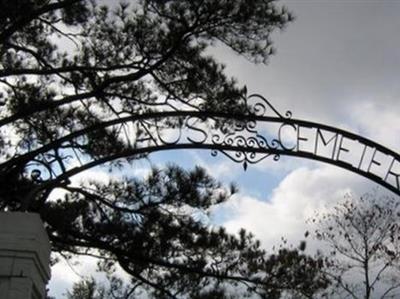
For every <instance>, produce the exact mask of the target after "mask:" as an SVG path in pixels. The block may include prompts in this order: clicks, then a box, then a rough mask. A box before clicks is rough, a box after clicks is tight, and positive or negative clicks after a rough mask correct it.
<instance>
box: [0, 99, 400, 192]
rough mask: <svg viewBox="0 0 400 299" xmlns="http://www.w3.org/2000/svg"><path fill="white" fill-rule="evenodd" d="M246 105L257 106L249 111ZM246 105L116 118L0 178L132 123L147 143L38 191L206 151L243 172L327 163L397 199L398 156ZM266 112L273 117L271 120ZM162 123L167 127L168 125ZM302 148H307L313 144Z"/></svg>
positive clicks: (266, 107) (26, 157)
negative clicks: (286, 162) (295, 161)
mask: <svg viewBox="0 0 400 299" xmlns="http://www.w3.org/2000/svg"><path fill="white" fill-rule="evenodd" d="M249 99H251V100H253V99H255V100H258V101H256V102H254V103H253V105H251V103H249ZM245 100H246V102H247V104H248V106H247V107H248V109H247V111H245V112H244V113H242V114H230V113H224V112H204V111H167V112H165V111H164V112H151V113H147V114H141V115H132V116H126V117H120V118H118V119H113V120H108V121H104V122H101V123H97V124H94V125H92V126H89V127H86V128H84V129H81V130H77V131H75V132H72V133H70V134H68V135H65V136H63V137H61V138H59V139H58V140H55V141H53V142H51V143H49V144H46V145H43V146H42V147H40V148H37V149H35V150H33V151H31V152H28V153H25V154H22V155H20V156H18V157H15V158H13V159H10V160H8V161H6V162H4V163H2V164H0V172H1V171H3V170H5V169H7V167H12V166H13V165H18V164H20V163H22V164H23V163H28V162H29V161H32V160H34V159H35V157H37V156H38V155H41V154H44V153H46V152H47V151H50V150H52V149H56V148H58V147H60V146H61V145H63V144H65V143H68V142H69V141H73V140H75V139H79V138H80V137H82V136H85V135H86V134H88V133H90V132H93V131H96V130H100V129H105V128H108V127H112V126H115V125H119V124H123V123H134V124H136V125H142V126H145V127H144V129H145V130H144V131H146V134H148V136H147V137H148V138H144V139H143V140H147V141H146V142H142V140H141V139H136V140H134V144H135V146H134V147H132V148H128V149H125V150H121V151H119V152H117V153H114V154H109V155H107V156H105V157H102V158H99V159H96V160H92V161H89V162H87V163H86V164H84V165H82V166H80V167H75V168H72V169H69V170H66V171H65V172H63V173H61V174H59V175H58V176H56V177H54V178H51V179H49V180H47V181H43V182H41V186H42V187H41V188H46V187H47V186H55V185H57V184H60V183H61V182H64V181H66V180H68V178H69V177H71V176H73V175H75V174H77V173H79V172H82V171H85V170H87V169H89V168H92V167H95V166H99V165H101V164H104V163H107V162H111V161H113V160H116V159H121V158H127V157H132V156H136V155H141V154H146V153H152V152H156V151H164V150H173V149H210V150H212V152H211V153H212V155H214V156H215V155H217V154H218V153H219V152H221V153H222V154H224V155H225V156H227V157H228V158H230V159H231V160H232V161H234V162H237V163H243V167H244V169H246V168H247V166H248V164H255V163H258V162H259V161H261V160H264V159H265V158H267V157H270V156H272V157H273V159H274V160H276V161H277V160H279V158H280V156H281V155H286V156H295V157H300V158H306V159H312V160H316V161H320V162H324V163H329V164H332V165H336V166H338V167H341V168H344V169H346V170H349V171H352V172H354V173H357V174H359V175H361V176H363V177H366V178H368V179H370V180H372V181H374V182H376V183H378V184H380V185H382V186H383V187H385V188H387V189H389V190H391V191H393V192H394V193H396V194H398V195H400V155H399V154H398V153H396V152H394V151H392V150H390V149H388V148H386V147H384V146H382V145H380V144H378V143H376V142H374V141H372V140H370V139H368V138H365V137H362V136H359V135H357V134H354V133H351V132H348V131H345V130H342V129H339V128H336V127H333V126H328V125H325V124H320V123H315V122H310V121H306V120H300V119H294V118H292V113H291V112H290V111H287V112H286V113H285V116H284V115H283V114H281V113H279V111H278V110H277V109H275V108H274V107H273V106H272V104H271V103H270V102H269V101H268V100H266V99H265V98H264V97H262V96H260V95H250V96H249V97H247V98H245ZM271 112H272V116H271V115H270V114H271ZM171 119H172V120H175V121H177V122H178V123H179V125H178V126H176V127H171V128H172V129H174V130H177V132H175V133H177V134H176V135H175V137H174V138H175V139H173V141H168V140H166V139H165V138H164V137H163V134H162V133H163V132H162V131H160V130H163V127H164V126H162V123H163V121H167V120H171ZM196 120H198V122H199V123H204V122H207V121H208V122H214V126H211V129H210V127H209V128H207V129H206V128H204V127H202V126H197V124H196ZM224 122H225V123H224ZM166 123H167V124H168V122H166ZM232 124H233V125H232ZM259 124H276V125H278V129H277V132H276V133H277V134H276V136H272V138H270V137H269V136H267V135H268V134H263V132H261V129H260V130H258V128H257V126H258V125H259ZM146 126H148V127H146ZM167 127H168V125H167ZM284 128H286V129H290V130H291V132H292V134H295V135H294V140H293V141H294V142H295V144H291V145H288V144H287V141H288V140H285V139H284V137H283V135H282V134H281V133H282V130H283V129H284ZM305 129H309V130H311V131H312V132H313V134H314V140H313V143H314V144H313V147H312V149H313V150H312V151H310V150H306V149H302V147H301V146H300V145H301V144H303V145H304V144H306V143H307V141H309V140H310V138H308V137H306V136H305V135H302V133H301V131H304V130H305ZM183 130H186V131H188V132H189V134H193V133H195V134H196V133H197V134H200V137H197V138H195V137H194V136H193V135H189V136H188V135H184V134H182V131H183ZM327 135H329V137H327ZM185 136H186V137H185ZM292 137H293V136H292ZM293 141H292V142H293ZM346 142H347V143H349V142H353V143H354V144H353V145H358V146H361V152H360V153H359V155H358V157H357V155H356V157H357V158H358V159H359V161H358V162H357V161H348V160H347V161H346V159H343V158H342V156H344V155H345V154H346V153H349V152H351V151H352V150H351V149H350V148H349V147H348V146H346ZM306 145H312V143H309V144H306ZM318 147H319V148H321V147H324V148H325V150H326V149H327V148H328V147H330V150H328V152H329V151H330V152H329V155H328V156H326V155H324V154H322V153H320V152H319V151H318ZM353 154H354V153H353ZM379 155H384V156H385V157H386V162H388V163H386V164H387V165H386V166H385V167H386V168H385V169H383V170H384V172H383V173H382V174H378V173H376V172H374V171H371V169H374V167H381V168H382V167H383V163H382V161H380V160H379V159H378V158H377V156H379ZM353 162H357V163H353ZM381 171H382V169H381Z"/></svg>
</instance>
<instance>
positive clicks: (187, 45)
mask: <svg viewBox="0 0 400 299" xmlns="http://www.w3.org/2000/svg"><path fill="white" fill-rule="evenodd" d="M110 5H111V4H110ZM291 19H292V16H291V14H290V13H289V12H288V11H287V10H286V9H285V8H281V7H279V6H278V5H277V4H276V3H275V1H266V0H253V1H247V0H238V1H213V0H205V1H204V0H201V1H198V0H195V1H192V0H190V1H189V0H171V1H155V0H141V1H132V2H131V5H128V4H125V3H120V4H118V3H116V2H113V3H112V7H110V6H106V5H97V4H96V3H95V1H83V0H37V1H33V0H16V1H1V2H0V25H1V26H0V64H1V68H0V105H1V106H0V107H1V110H0V209H1V210H8V211H14V210H27V211H32V212H38V213H40V215H41V216H42V219H43V220H44V222H45V225H46V228H47V231H48V233H49V237H50V239H51V242H52V247H53V251H55V252H60V253H63V254H77V255H94V256H97V257H99V258H100V259H101V265H100V266H101V268H102V269H103V270H107V271H108V272H109V273H110V275H111V274H112V272H113V267H114V266H115V264H116V263H118V264H119V265H120V266H121V267H122V268H123V269H124V270H125V271H126V272H127V273H129V274H130V275H131V277H132V281H131V284H132V285H133V286H136V285H140V286H141V287H142V288H144V289H147V290H148V293H149V294H152V295H153V296H158V297H161V298H167V297H170V298H175V297H177V296H192V295H193V296H195V295H197V294H198V292H199V290H201V289H202V288H203V287H206V286H211V287H213V286H216V287H217V286H218V285H219V284H220V283H222V282H223V283H228V284H231V285H235V284H242V285H245V287H244V289H245V291H246V292H254V291H257V292H260V294H261V293H263V292H264V293H266V292H267V293H268V292H272V291H271V288H273V289H274V291H273V293H274V296H275V294H276V296H278V294H279V293H280V292H281V290H284V289H287V288H290V289H298V290H299V291H301V292H303V291H305V290H306V284H307V283H310V284H311V285H312V287H310V288H308V289H307V292H308V291H309V290H314V289H318V288H319V286H318V278H319V273H318V271H314V272H313V273H315V276H312V277H311V276H310V277H309V276H307V279H309V282H303V281H302V282H298V280H297V276H295V274H296V273H297V270H301V269H298V268H297V269H296V268H294V270H293V271H294V272H288V274H285V273H281V272H279V271H278V270H277V269H276V267H280V266H279V263H276V264H275V262H274V263H272V264H271V261H268V259H267V258H266V255H265V252H264V251H263V250H261V249H260V244H259V242H258V241H256V240H254V238H253V236H252V235H251V234H249V233H247V232H245V231H241V232H240V234H239V235H238V236H232V235H229V234H227V233H226V232H225V231H224V230H223V229H211V228H209V227H207V226H206V225H205V224H204V223H202V221H201V219H200V220H199V219H196V217H195V216H196V215H202V214H206V213H207V211H208V210H209V209H210V207H211V206H212V205H214V204H217V203H220V202H223V201H225V200H226V199H227V198H229V196H230V194H231V193H232V192H230V191H229V190H226V189H224V188H221V186H220V185H219V184H218V183H217V182H215V181H214V180H213V179H212V178H210V177H209V176H208V175H207V174H206V173H205V172H204V171H203V170H202V169H200V168H196V169H194V170H193V171H184V170H182V169H180V168H178V167H176V166H170V167H168V168H166V169H164V170H159V169H153V171H152V172H151V174H150V175H149V176H148V177H147V178H145V179H144V180H139V179H137V178H135V177H132V176H126V177H123V178H118V177H114V178H113V179H112V180H110V181H109V182H98V181H95V180H93V181H91V182H83V183H79V182H73V181H71V177H73V176H74V175H76V174H79V173H81V172H83V171H85V170H87V169H91V168H93V167H96V166H101V165H105V166H107V167H108V168H109V170H114V169H121V168H122V167H127V166H129V165H132V164H133V163H134V161H136V160H137V159H139V158H143V157H145V156H146V155H147V154H146V152H142V153H141V154H136V155H135V156H133V154H132V153H133V152H135V150H136V149H137V144H138V142H139V141H140V142H143V139H146V138H148V139H151V134H150V132H148V131H147V129H146V124H145V123H144V122H140V121H137V122H134V120H135V119H137V118H138V117H139V116H140V115H143V114H146V113H147V114H157V113H161V114H159V115H160V116H162V113H163V112H165V111H168V110H171V109H175V110H177V109H178V110H179V109H187V108H190V109H193V110H196V111H204V112H206V111H224V112H229V113H231V112H232V113H233V112H240V111H241V108H243V101H242V94H243V92H244V91H245V89H244V88H240V87H239V86H238V85H237V83H236V82H235V80H233V79H232V78H229V77H227V76H226V75H225V74H224V66H223V65H222V64H221V63H219V62H217V61H216V60H215V58H214V57H212V56H210V55H209V54H208V53H209V49H210V47H211V46H212V45H214V44H218V45H225V46H226V47H227V48H229V49H231V50H233V51H235V52H236V53H238V54H239V55H241V56H243V57H245V58H247V59H249V60H250V61H252V62H256V63H258V62H266V61H267V58H268V57H269V55H271V54H273V53H274V49H273V47H272V43H271V41H270V35H271V33H272V32H273V31H274V30H276V29H280V28H284V27H285V25H286V24H287V23H288V22H289V21H291ZM172 103H173V104H172ZM156 120H157V122H156V126H157V129H159V128H166V129H167V128H171V127H174V126H179V125H180V122H179V120H178V121H172V120H165V119H162V118H160V119H156ZM157 133H161V134H162V130H158V131H157ZM149 136H150V137H149ZM125 169H127V168H125ZM55 190H61V191H63V192H65V193H66V194H65V196H62V195H59V196H57V198H53V200H49V198H50V195H51V194H52V193H53V191H55ZM232 191H234V190H232ZM54 196H55V195H54V193H53V197H54ZM289 253H290V252H287V254H288V256H290V255H292V254H294V253H290V254H289ZM296 259H300V260H304V259H305V260H306V259H307V258H305V257H303V256H302V255H300V256H296V255H294V260H296ZM310 262H311V261H310ZM290 265H293V263H292V264H290ZM310 265H312V264H311V263H310ZM275 272H277V273H275ZM275 277H276V278H275ZM278 277H279V279H278ZM289 282H290V283H289ZM293 282H294V284H292V283H293ZM78 287H79V286H78ZM80 287H82V288H84V287H85V288H89V289H90V285H81V286H80ZM278 289H279V290H278ZM76 292H77V290H76ZM271 294H272V293H271Z"/></svg>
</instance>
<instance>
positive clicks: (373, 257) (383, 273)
mask: <svg viewBox="0 0 400 299" xmlns="http://www.w3.org/2000/svg"><path fill="white" fill-rule="evenodd" d="M399 208H400V203H399V201H398V200H396V199H395V198H392V197H387V196H379V195H378V194H376V193H370V194H365V195H363V196H361V197H354V196H347V197H346V199H345V201H343V202H341V203H339V204H338V205H337V206H335V207H334V209H333V210H332V211H330V212H327V213H324V214H322V215H318V216H317V217H316V219H314V220H313V221H316V222H317V225H318V229H317V230H316V232H315V233H316V237H317V238H318V239H320V240H322V241H323V242H325V243H326V244H327V245H329V250H327V252H328V262H327V263H326V266H327V267H326V271H327V274H328V277H329V278H330V279H331V280H332V282H333V283H332V286H334V288H333V292H334V293H336V294H337V293H338V294H340V295H339V296H340V297H341V298H398V296H399V292H398V291H399V288H400V279H399V274H400V272H399V271H400V268H399V262H400V237H399V236H400V226H399V224H400V209H399Z"/></svg>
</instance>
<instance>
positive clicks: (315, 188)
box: [214, 166, 372, 249]
mask: <svg viewBox="0 0 400 299" xmlns="http://www.w3.org/2000/svg"><path fill="white" fill-rule="evenodd" d="M367 183H368V182H367V181H366V180H365V179H363V178H361V177H358V176H355V175H354V174H351V173H348V172H346V171H344V170H341V169H338V168H335V167H331V166H322V167H320V168H315V169H310V168H306V167H302V168H299V169H296V170H294V171H292V172H291V173H290V174H289V175H288V176H287V177H286V178H285V179H284V180H283V181H282V182H281V183H280V184H279V186H278V187H277V188H276V189H275V190H274V191H273V193H272V195H271V197H270V199H269V200H268V201H261V200H259V199H257V198H254V197H249V196H245V195H244V196H243V195H240V194H239V195H237V196H235V197H234V198H233V199H232V200H230V201H228V202H227V203H225V204H224V205H222V206H220V207H218V208H217V209H216V210H215V211H214V215H217V214H219V213H225V214H228V215H229V219H228V220H227V221H226V222H225V223H224V224H223V225H224V226H225V227H226V228H227V229H228V231H230V232H232V233H236V232H237V231H238V230H239V229H240V228H242V227H243V228H245V229H247V230H249V231H251V232H253V233H255V235H256V237H257V238H258V239H260V240H261V241H262V243H263V246H264V247H265V248H266V249H271V248H272V246H274V245H279V243H280V239H281V237H282V236H283V237H285V238H287V239H288V240H289V242H290V243H292V244H294V245H297V243H298V242H299V241H300V240H303V239H304V233H305V231H307V230H309V229H310V227H309V226H308V225H307V224H306V220H307V219H309V218H310V217H312V216H313V215H314V213H315V212H316V211H321V210H322V209H325V208H327V207H329V206H330V205H332V204H335V203H337V202H338V201H339V200H341V199H342V198H343V196H344V194H346V193H348V192H350V191H354V192H355V193H356V194H362V193H364V192H367V191H368V190H369V188H372V186H371V185H369V184H367Z"/></svg>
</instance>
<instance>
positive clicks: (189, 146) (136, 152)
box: [43, 143, 400, 196]
mask: <svg viewBox="0 0 400 299" xmlns="http://www.w3.org/2000/svg"><path fill="white" fill-rule="evenodd" d="M182 149H202V150H216V151H222V152H226V151H233V152H237V151H243V152H246V153H259V154H268V155H277V156H280V155H284V156H293V157H300V158H306V159H310V160H316V161H319V162H324V163H327V164H331V165H335V166H338V167H341V168H343V169H346V170H349V171H351V172H354V173H356V174H359V175H361V176H363V177H365V178H367V179H369V180H371V181H374V182H375V183H377V184H379V185H381V186H383V187H385V188H387V189H389V190H390V191H392V192H394V193H395V194H397V195H399V196H400V190H399V189H398V188H396V187H395V186H393V185H391V184H389V183H387V182H385V181H383V180H381V179H380V177H378V176H376V175H374V174H373V173H367V172H364V171H362V170H360V169H357V168H355V167H351V166H350V165H349V164H348V163H346V162H343V161H336V160H332V159H329V158H327V157H322V156H316V155H313V154H312V153H308V152H294V151H286V150H281V149H267V148H248V147H237V146H230V145H215V144H193V143H183V144H182V143H181V144H164V145H159V146H153V147H147V148H140V149H132V150H129V151H126V152H121V153H119V154H115V155H112V156H107V157H103V158H101V159H98V160H94V161H91V162H89V163H87V164H85V165H82V166H79V167H75V168H72V169H70V170H69V171H67V172H65V173H63V174H62V175H60V176H58V177H57V178H56V179H53V180H51V181H48V182H46V183H45V184H44V185H43V187H44V188H45V187H47V186H51V185H57V184H59V183H61V182H63V181H66V180H68V179H69V178H70V177H72V176H74V175H76V174H79V173H81V172H83V171H86V170H89V169H91V168H94V167H97V166H100V165H102V164H105V163H107V162H111V161H113V160H117V159H121V158H125V157H130V156H135V155H140V154H144V153H154V152H160V151H169V150H182Z"/></svg>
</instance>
